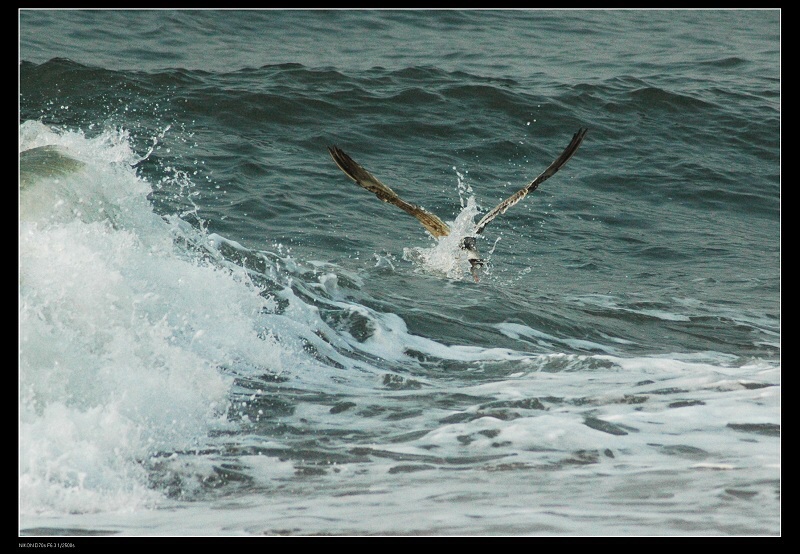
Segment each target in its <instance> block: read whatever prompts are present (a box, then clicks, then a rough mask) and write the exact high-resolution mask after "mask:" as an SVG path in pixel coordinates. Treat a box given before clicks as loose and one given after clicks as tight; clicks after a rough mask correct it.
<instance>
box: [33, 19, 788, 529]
mask: <svg viewBox="0 0 800 554" xmlns="http://www.w3.org/2000/svg"><path fill="white" fill-rule="evenodd" d="M19 35H20V41H19V58H20V59H19V150H20V187H19V197H18V204H19V293H18V303H19V534H20V536H23V537H27V538H28V539H29V540H30V541H36V540H38V541H40V542H42V541H43V539H42V537H45V536H57V537H60V540H67V539H65V537H69V536H72V537H81V536H87V535H92V536H97V535H99V536H106V537H108V536H112V537H114V536H116V537H128V536H158V537H174V536H177V537H188V536H208V537H211V536H223V537H233V536H276V535H291V536H315V535H325V536H331V535H332V536H363V535H368V536H374V535H391V536H412V535H413V536H419V535H424V536H434V537H440V536H538V537H542V536H559V537H561V536H572V537H577V536H583V537H585V536H590V537H600V536H606V537H607V536H612V537H622V536H626V537H630V536H777V535H780V534H781V271H780V270H781V264H780V262H781V186H780V182H781V181H780V176H781V173H780V160H781V157H780V154H781V64H780V61H781V12H780V11H779V10H725V11H714V10H689V11H677V10H664V11H655V10H642V11H640V10H611V11H607V10H593V11H575V10H555V11H549V10H541V11H540V10H531V11H527V10H497V11H493V10H468V11H452V10H436V11H425V10H402V11H391V10H374V11H371V10H370V11H358V10H357V11H352V10H334V11H322V10H310V11H303V10H266V11H232V10H220V11H212V10H199V11H179V10H155V11H137V10H99V11H88V10H28V9H24V10H22V11H20V12H19ZM581 127H587V128H588V130H589V131H588V133H587V135H586V139H585V140H584V142H583V144H582V145H581V146H580V148H579V149H578V151H577V153H576V154H575V155H574V157H573V158H572V159H571V160H569V162H568V163H567V164H566V165H565V166H564V167H563V168H562V169H561V170H560V171H559V172H558V173H557V174H555V175H554V176H553V177H551V178H550V179H549V180H547V181H546V182H545V183H543V184H542V185H541V186H540V187H539V189H538V190H536V191H535V192H533V193H531V194H530V195H529V196H528V197H526V198H525V199H524V200H523V201H522V202H520V203H519V204H517V205H516V206H514V207H512V208H511V209H510V210H508V212H507V213H505V214H503V215H501V216H500V217H498V218H497V219H495V220H494V221H493V222H492V223H491V224H489V225H488V226H487V227H486V230H485V231H484V233H483V234H481V235H480V236H479V237H478V247H479V249H480V251H481V254H482V255H483V256H484V257H485V258H486V259H487V260H488V266H487V267H486V271H485V272H484V274H483V275H482V277H481V278H480V281H479V282H475V281H474V280H473V278H472V276H471V275H470V272H469V265H468V263H467V260H466V257H465V253H464V252H463V251H462V250H460V249H459V248H458V246H457V240H455V239H454V237H455V238H459V237H461V236H464V235H465V234H468V233H469V230H470V226H471V224H472V223H477V221H478V220H479V219H480V217H481V214H483V213H486V212H487V211H488V210H491V209H492V208H493V207H494V206H496V205H497V204H498V203H499V202H500V201H501V200H503V199H504V198H506V197H508V196H510V195H511V194H512V193H514V192H516V191H517V190H518V189H520V188H521V187H523V186H524V185H526V184H527V183H529V182H530V181H531V180H532V179H533V178H534V177H536V176H537V175H538V174H539V173H540V172H541V171H543V170H544V169H545V168H546V167H547V166H548V165H549V164H550V162H552V161H553V160H554V159H555V158H556V157H557V156H558V155H559V153H560V152H561V151H562V149H564V147H566V145H567V144H568V143H569V141H570V139H571V138H572V136H573V134H574V133H576V132H577V131H578V129H579V128H581ZM331 145H337V146H339V147H340V148H341V149H343V150H344V151H345V152H347V153H348V154H349V155H350V156H352V157H353V158H354V159H355V160H356V161H357V162H358V163H360V164H361V165H363V166H364V167H365V168H367V169H368V170H369V171H370V172H372V173H373V174H374V175H375V176H376V177H377V178H378V179H380V180H381V181H383V182H384V183H385V184H387V185H388V186H390V187H391V188H392V189H393V190H394V191H395V192H397V193H398V194H399V195H400V196H401V197H402V198H404V199H405V200H407V201H409V202H412V203H415V204H419V205H422V206H424V207H425V209H427V210H429V211H431V212H433V213H435V214H438V215H439V217H441V218H442V219H443V220H444V221H446V222H448V223H449V224H450V225H451V226H452V227H453V233H452V234H451V236H450V237H447V240H445V239H442V240H441V241H439V242H438V243H437V241H436V240H435V239H434V238H433V237H432V236H430V235H429V234H428V233H427V232H426V231H425V229H424V228H423V227H422V226H421V225H420V224H419V222H417V221H416V220H415V219H414V218H412V217H409V216H408V215H407V214H405V213H403V212H402V211H401V210H399V209H397V208H396V207H394V206H391V205H389V204H386V203H383V202H381V201H379V200H378V199H377V198H376V197H375V196H374V195H373V194H371V193H370V192H368V191H366V190H364V189H362V188H360V187H358V186H357V185H356V184H355V183H354V182H353V181H351V180H350V179H348V178H347V176H345V175H344V174H343V173H342V172H341V171H340V170H339V169H338V168H337V166H336V164H334V162H333V160H332V159H331V157H330V155H329V154H328V150H327V148H328V147H329V146H331ZM450 239H453V240H450ZM37 537H38V538H37Z"/></svg>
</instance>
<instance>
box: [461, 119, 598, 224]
mask: <svg viewBox="0 0 800 554" xmlns="http://www.w3.org/2000/svg"><path fill="white" fill-rule="evenodd" d="M586 131H588V129H586V128H584V127H582V128H580V129H578V132H577V133H575V135H574V136H573V137H572V141H571V142H570V143H569V146H567V147H566V148H565V149H564V151H563V152H562V153H561V155H560V156H559V157H558V158H556V159H555V161H554V162H553V163H551V164H550V167H548V168H547V169H545V170H544V171H543V172H542V174H541V175H539V176H538V177H537V178H536V179H534V180H533V181H531V183H530V184H529V185H527V186H526V187H524V188H522V189H520V190H519V191H517V192H515V193H514V194H512V195H511V196H509V197H508V198H506V199H505V200H503V201H502V202H500V204H498V205H497V207H496V208H494V209H493V210H492V211H490V212H489V213H487V214H486V215H485V216H483V217H482V218H481V220H480V221H479V222H478V225H476V226H475V234H476V235H479V234H481V233H482V232H483V229H484V227H486V225H487V224H488V223H489V222H491V221H492V220H493V219H494V218H496V217H497V216H498V215H500V214H504V213H506V210H508V209H509V208H510V207H511V206H513V205H514V204H516V203H517V202H519V201H520V200H522V199H523V198H525V196H526V195H527V194H528V193H529V192H533V191H534V190H536V187H538V186H539V185H540V184H542V183H543V182H544V181H546V180H547V179H549V178H550V177H552V176H553V175H554V174H555V173H556V171H558V170H559V169H561V166H563V165H564V164H565V163H567V161H569V159H570V158H571V157H572V155H573V154H575V151H577V150H578V147H579V146H580V145H581V142H583V137H585V136H586Z"/></svg>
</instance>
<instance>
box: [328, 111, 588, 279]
mask: <svg viewBox="0 0 800 554" xmlns="http://www.w3.org/2000/svg"><path fill="white" fill-rule="evenodd" d="M587 130H588V129H586V128H584V127H581V128H580V129H578V132H577V133H575V134H574V135H573V137H572V140H571V141H570V143H569V145H567V147H566V148H565V149H564V151H563V152H561V155H560V156H559V157H557V158H556V159H555V160H554V161H553V163H551V164H550V166H549V167H548V168H547V169H545V170H544V171H543V172H542V173H541V174H540V175H539V176H538V177H536V179H534V180H533V181H531V182H530V183H529V184H527V185H525V186H524V187H523V188H521V189H520V190H518V191H517V192H515V193H514V194H512V195H511V196H509V197H508V198H506V199H505V200H503V201H502V202H500V203H499V204H498V205H497V206H496V207H495V208H494V209H493V210H491V211H489V212H488V213H487V214H486V215H484V216H483V217H482V218H481V219H480V221H478V223H477V225H475V227H474V228H473V230H472V233H470V234H469V235H467V236H466V237H464V238H463V239H462V240H461V243H460V247H461V248H462V249H463V250H465V251H466V252H467V260H469V263H470V272H471V273H472V277H473V278H474V279H475V282H477V281H478V280H479V278H480V269H481V268H482V267H483V266H485V265H486V261H485V260H483V259H482V258H481V257H480V254H479V253H478V247H477V243H476V238H477V236H478V235H480V234H481V233H483V230H484V229H485V228H486V226H487V225H488V224H489V223H491V222H492V220H494V219H495V218H496V217H497V216H498V215H501V214H504V213H506V210H508V209H509V208H510V207H511V206H513V205H514V204H516V203H517V202H519V201H520V200H522V199H523V198H525V196H527V195H528V194H529V193H531V192H533V191H534V190H536V188H537V187H538V186H539V185H540V184H542V183H543V182H544V181H546V180H547V179H549V178H550V177H552V176H553V175H554V174H555V173H556V172H557V171H558V170H559V169H561V167H562V166H563V165H564V164H565V163H567V161H569V159H570V158H571V157H572V156H573V155H574V154H575V152H576V151H577V150H578V147H579V146H580V145H581V143H582V142H583V138H584V137H585V136H586V131H587ZM328 152H330V154H331V157H332V158H333V161H334V162H336V165H337V166H339V169H341V170H342V171H343V172H344V174H345V175H347V176H348V177H350V178H351V179H352V180H353V181H355V182H356V183H357V184H359V185H360V186H361V187H363V188H365V189H367V190H368V191H370V192H372V193H373V194H375V196H377V197H378V198H379V199H381V200H383V201H384V202H388V203H389V204H394V205H395V206H397V207H398V208H400V209H401V210H403V211H404V212H406V213H407V214H410V215H413V216H414V217H415V218H417V220H419V222H420V223H422V225H423V227H425V229H427V230H428V232H429V233H430V234H431V235H433V236H434V237H435V238H437V239H439V238H441V237H446V236H447V235H449V234H450V227H448V226H447V224H446V223H445V222H444V221H442V220H441V219H439V218H438V217H437V216H436V215H434V214H432V213H431V212H429V211H427V210H426V209H425V208H422V207H420V206H417V205H416V204H411V203H410V202H406V201H405V200H403V199H402V198H400V197H399V196H398V195H397V193H396V192H394V191H393V190H392V189H390V188H389V187H387V186H386V185H384V184H383V183H381V182H380V181H379V180H378V179H376V178H375V177H374V176H373V175H372V174H371V173H370V172H369V171H367V170H366V169H364V168H363V167H361V166H360V165H358V163H356V161H355V160H353V158H351V157H350V156H348V155H347V154H345V153H344V151H343V150H342V149H341V148H339V147H337V146H330V147H328Z"/></svg>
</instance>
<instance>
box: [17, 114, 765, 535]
mask: <svg viewBox="0 0 800 554" xmlns="http://www.w3.org/2000/svg"><path fill="white" fill-rule="evenodd" d="M20 135H21V145H20V146H21V150H25V149H27V148H32V147H35V146H40V145H44V144H57V145H59V146H60V147H61V148H62V149H63V151H64V152H65V153H67V154H66V155H69V156H72V157H74V158H75V159H77V160H80V161H81V162H83V166H81V167H80V168H79V169H76V170H75V171H74V172H72V173H68V174H59V175H57V176H55V177H45V178H42V179H38V180H36V181H35V182H33V183H32V184H31V185H30V186H28V187H26V188H24V189H23V190H21V191H20V227H19V247H20V265H19V268H20V269H19V305H20V316H19V317H20V320H19V326H20V345H19V347H20V355H19V378H20V388H19V398H20V416H19V435H20V443H19V460H20V464H19V494H20V517H21V522H20V523H21V528H23V529H35V528H42V527H60V528H84V529H95V530H105V531H108V532H113V533H121V534H129V535H148V534H155V535H237V534H262V533H266V534H279V533H287V532H288V533H292V534H311V533H335V534H362V533H378V534H384V533H386V534H391V533H401V534H412V533H423V534H449V533H452V534H472V533H474V532H477V533H478V534H539V533H544V534H561V533H571V534H576V533H577V534H621V533H634V534H642V533H644V534H648V533H654V534H662V533H666V534H682V533H693V534H696V533H700V534H749V533H754V534H762V533H774V532H775V529H776V527H777V524H776V521H778V518H779V505H780V483H779V477H780V439H779V437H776V436H775V434H774V432H773V429H774V428H775V427H776V426H777V425H779V423H780V387H779V386H776V385H778V384H779V383H780V368H779V367H777V366H775V365H774V364H768V363H764V362H752V361H747V360H741V359H738V358H736V357H734V356H726V355H724V354H719V353H714V352H700V353H688V354H680V353H676V354H672V355H664V356H653V357H639V358H626V357H624V356H622V355H621V354H620V353H619V352H618V351H617V346H620V343H619V342H614V344H613V345H608V344H605V345H604V344H599V343H597V342H589V341H582V339H580V338H577V337H572V338H566V339H564V338H559V337H556V336H553V335H552V334H549V333H543V332H542V331H539V330H537V329H533V328H531V327H528V326H526V325H522V324H519V323H512V322H504V323H498V324H496V326H495V327H496V329H497V330H499V331H500V332H501V333H502V334H503V335H505V336H507V337H510V338H512V339H516V340H519V341H520V343H521V344H529V343H532V344H537V345H546V346H547V347H548V348H552V349H554V350H556V352H555V353H548V354H533V353H530V352H528V351H517V350H513V349H509V348H482V347H478V346H471V345H468V344H442V343H440V342H437V341H434V340H431V339H429V338H426V337H423V336H418V335H414V334H413V333H411V332H409V329H408V325H407V324H406V322H405V321H404V320H403V318H402V317H400V316H399V315H397V314H395V313H391V312H383V311H380V310H378V309H376V308H374V307H369V306H367V305H365V304H362V303H359V302H356V301H354V300H353V299H352V297H351V296H350V295H349V294H348V291H347V290H344V288H343V285H342V284H340V283H339V281H340V280H344V279H347V281H348V282H349V283H352V284H351V285H349V286H350V287H354V288H355V289H358V288H359V286H360V285H359V282H358V276H357V275H352V274H348V273H347V272H346V271H345V270H343V269H341V268H338V267H336V266H334V265H329V264H324V263H311V262H300V261H296V260H293V259H291V258H290V257H288V256H279V255H271V256H269V255H267V254H268V253H258V254H259V256H260V257H259V259H260V260H261V261H263V262H264V263H265V264H266V270H265V271H263V272H262V274H261V275H260V276H259V275H255V274H254V272H252V271H249V270H245V269H243V268H242V267H240V266H238V265H235V264H233V263H230V262H227V261H225V260H224V259H223V258H222V256H221V255H220V254H219V252H220V250H221V249H222V248H229V249H233V250H237V251H242V252H244V253H248V252H246V249H244V248H243V247H241V246H240V245H237V244H236V243H234V242H231V241H228V240H226V239H225V238H224V237H220V236H218V235H205V234H204V233H203V232H201V231H197V230H195V229H192V228H190V227H189V226H188V225H186V224H185V223H183V222H181V221H180V220H179V219H178V218H175V217H168V218H162V217H159V216H158V215H156V214H154V213H153V210H152V207H151V206H150V203H149V202H148V200H147V195H148V194H149V193H150V186H149V185H148V183H146V182H144V181H143V180H141V179H140V178H138V177H137V176H136V173H135V172H134V170H133V169H131V167H130V164H131V163H134V162H135V161H136V159H135V156H134V155H133V153H132V152H131V150H130V147H129V145H128V143H127V137H126V134H125V133H124V132H118V131H113V130H112V131H106V132H103V133H101V134H99V135H97V136H96V137H92V138H87V137H85V136H84V135H82V134H81V133H75V132H55V131H52V130H50V129H48V128H46V127H44V126H43V125H41V124H39V123H34V122H28V123H25V124H23V125H22V127H21V130H20ZM476 211H477V210H476V208H475V205H474V200H472V199H471V198H470V199H469V200H468V201H467V202H466V204H465V206H464V209H463V210H462V212H461V214H459V216H458V217H457V218H456V221H455V222H454V224H453V227H454V233H453V235H451V237H452V241H449V239H450V237H447V238H446V239H443V240H442V241H439V243H438V244H437V245H436V246H434V247H432V248H430V249H418V250H417V251H416V252H417V253H418V255H419V256H421V257H422V258H424V261H425V263H426V264H427V265H426V267H428V268H432V267H433V268H438V270H439V271H441V272H442V273H444V274H446V275H448V276H450V277H453V276H454V275H455V274H454V273H453V272H457V271H459V270H458V269H457V268H456V266H455V265H454V264H453V260H456V259H459V258H458V256H459V255H460V249H458V242H457V241H458V240H460V236H463V233H465V232H466V231H465V229H467V227H468V225H469V224H471V222H472V221H473V218H474V215H475V213H476ZM462 231H463V232H462ZM459 235H460V236H459ZM184 243H189V244H193V245H195V248H194V250H193V249H187V248H185V247H183V246H180V245H181V244H184ZM195 250H196V251H197V252H198V253H193V252H194V251H195ZM248 254H253V255H255V253H251V252H250V253H248ZM384 263H385V262H384ZM459 263H460V265H459V266H458V267H460V268H461V269H460V271H462V272H463V271H466V270H467V269H466V268H467V267H468V266H467V265H466V263H465V260H463V259H460V260H459ZM265 275H266V276H269V278H270V279H271V282H270V283H269V284H268V286H269V287H270V293H269V294H265V293H264V287H265V286H267V285H264V283H265V282H266V281H269V279H266V278H265V277H264V276H265ZM259 277H260V279H261V280H259ZM257 283H261V284H257ZM351 291H352V289H351ZM304 297H305V298H304ZM308 298H311V299H312V300H311V301H309V300H308ZM584 300H585V301H589V300H591V299H584ZM593 301H599V300H598V299H594V300H593ZM279 303H283V304H284V306H283V307H282V308H281V309H280V310H279V309H277V305H278V304H279ZM325 310H330V311H335V313H336V314H339V316H340V323H339V324H338V325H334V324H333V323H331V321H330V320H329V319H326V318H325V317H323V316H322V312H323V311H325ZM648 315H650V316H652V317H656V318H659V319H661V320H665V321H681V320H682V319H681V318H683V317H684V316H682V315H681V314H675V313H671V312H663V311H657V312H653V313H650V312H649V311H648ZM362 327H363V328H365V329H367V330H368V332H365V336H358V337H357V336H356V334H357V333H356V330H358V329H361V328H362ZM610 342H613V341H610ZM560 345H566V346H572V347H580V348H585V349H587V350H591V351H595V352H600V354H592V355H578V354H561V353H558V352H557V350H558V348H559V346H560ZM310 348H313V350H314V351H315V352H316V355H312V354H311V353H310ZM410 351H413V352H415V353H416V356H417V357H419V356H420V355H421V356H424V357H426V358H428V360H429V361H428V362H427V364H428V365H425V366H422V367H424V368H427V369H430V371H429V372H422V371H420V367H421V366H420V363H419V362H418V360H417V358H415V357H414V356H412V355H411V354H409V352H410ZM326 360H327V361H326ZM440 365H441V366H442V367H443V368H447V367H453V369H452V370H447V369H441V368H440ZM264 373H269V374H271V375H279V376H282V377H284V378H286V379H288V381H287V387H288V388H289V389H290V390H292V391H296V396H292V398H295V397H296V398H297V399H296V400H295V404H294V405H293V406H292V407H293V411H292V412H291V413H287V415H285V417H284V418H283V420H284V421H285V423H286V424H287V425H290V426H294V427H296V428H299V429H308V431H309V436H310V437H315V436H317V435H319V436H322V437H325V436H326V435H325V434H326V433H328V432H333V431H342V432H344V433H345V435H344V438H342V439H338V440H340V441H341V446H339V447H338V449H337V452H340V451H341V452H345V453H347V454H352V452H353V451H356V454H352V456H354V457H353V458H345V459H344V460H343V461H341V462H337V463H331V464H327V465H325V466H324V467H323V468H321V469H320V468H319V467H314V468H313V469H315V470H319V471H318V472H317V473H314V474H312V475H311V476H303V475H302V472H301V475H300V476H298V470H299V469H303V468H307V464H305V465H304V461H303V460H297V459H293V458H292V457H291V455H290V452H291V451H292V449H294V448H295V443H292V442H291V441H290V440H289V439H288V438H284V437H283V436H280V435H276V436H265V435H259V434H258V432H257V431H255V430H252V429H251V428H250V427H248V424H249V423H250V422H252V419H253V412H252V411H251V410H248V408H247V404H248V403H249V402H252V403H257V402H258V401H259V400H263V399H264V398H265V397H267V396H268V393H266V392H263V391H260V390H255V391H247V394H248V395H249V396H247V397H246V399H245V400H244V401H242V400H241V399H242V398H243V396H241V395H240V396H238V397H236V398H235V399H234V397H235V395H234V393H236V394H239V393H240V387H238V386H237V385H236V384H235V381H234V378H235V377H236V376H247V375H261V374H264ZM388 374H392V375H393V376H396V377H401V378H403V379H405V378H408V379H409V380H408V381H406V383H408V382H410V381H412V380H413V381H414V382H415V385H414V386H413V387H406V388H391V387H387V386H384V383H385V381H384V379H385V376H386V375H388ZM411 378H413V379H411ZM303 393H308V394H309V395H310V396H311V397H315V396H326V397H327V396H330V398H332V400H330V401H328V400H324V401H320V402H315V401H313V400H309V401H304V400H303V398H302V394H303ZM267 399H269V398H267ZM344 400H347V401H350V402H352V403H353V405H354V406H355V407H354V408H352V409H349V410H345V411H342V412H337V413H334V412H333V411H331V405H332V404H333V402H335V401H344ZM237 402H241V410H240V411H238V413H239V414H240V415H241V416H242V417H241V421H239V420H235V418H231V414H236V413H237V410H238V407H237V406H236V405H235V404H236V403H237ZM381 410H384V411H385V413H387V414H390V415H391V414H398V415H401V416H402V417H398V418H392V417H383V416H375V415H373V412H374V413H379V414H380V413H382V412H381ZM748 426H750V427H748ZM753 426H755V429H756V430H755V431H752V428H753ZM759 426H763V427H759ZM226 431H230V432H231V433H232V434H230V435H225V432H226ZM765 431H766V432H765ZM220 433H221V434H220ZM348 433H350V434H352V436H353V438H348V435H347V434H348ZM408 433H411V436H406V435H407V434H408ZM361 434H363V435H365V436H367V437H372V438H367V439H363V440H361V439H359V438H358V437H359V436H360V435H361ZM217 437H221V438H217ZM221 443H225V444H226V445H228V446H232V447H235V448H238V449H242V450H243V449H245V448H246V447H258V448H261V449H266V450H268V451H269V449H273V450H274V451H275V452H278V454H270V453H269V452H268V453H266V454H262V452H261V451H258V452H257V453H255V454H248V453H244V454H241V455H239V456H238V457H237V458H236V460H235V461H236V463H240V464H241V465H242V466H243V469H242V470H241V471H243V472H244V473H246V474H247V476H248V477H249V478H250V484H249V485H248V488H246V489H245V490H243V491H242V492H241V493H239V494H237V495H233V496H225V495H220V496H218V497H215V496H214V495H213V494H209V493H208V492H207V491H206V494H205V496H202V493H203V490H204V489H203V486H202V485H201V482H202V481H203V479H205V478H209V477H212V476H213V475H214V473H215V469H214V468H215V467H216V466H219V464H220V463H221V462H220V459H217V458H215V457H214V456H207V455H203V454H202V453H201V452H202V451H203V450H204V449H207V448H209V447H218V446H219V445H220V444H221ZM323 444H324V443H323ZM362 450H363V451H366V452H368V453H367V454H358V452H360V451H362ZM284 453H285V455H284ZM358 456H367V457H368V458H369V460H368V461H363V460H361V459H359V458H358ZM153 460H156V461H155V462H154V461H153ZM222 461H227V462H230V461H231V460H230V459H228V458H223V459H222ZM158 464H160V466H161V467H163V466H166V467H168V468H169V469H170V471H172V472H174V473H176V474H178V475H179V476H181V477H182V490H183V493H184V494H186V495H190V494H189V493H191V492H192V491H191V482H192V480H194V482H196V487H197V491H198V493H199V494H200V498H202V499H203V500H201V501H198V502H194V503H191V502H185V501H181V500H176V499H174V498H169V497H168V495H167V493H166V490H165V488H164V487H162V486H158V485H155V486H154V485H153V484H152V483H151V479H152V478H153V475H154V474H155V473H157V472H156V471H154V469H153V468H154V466H155V465H158Z"/></svg>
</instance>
